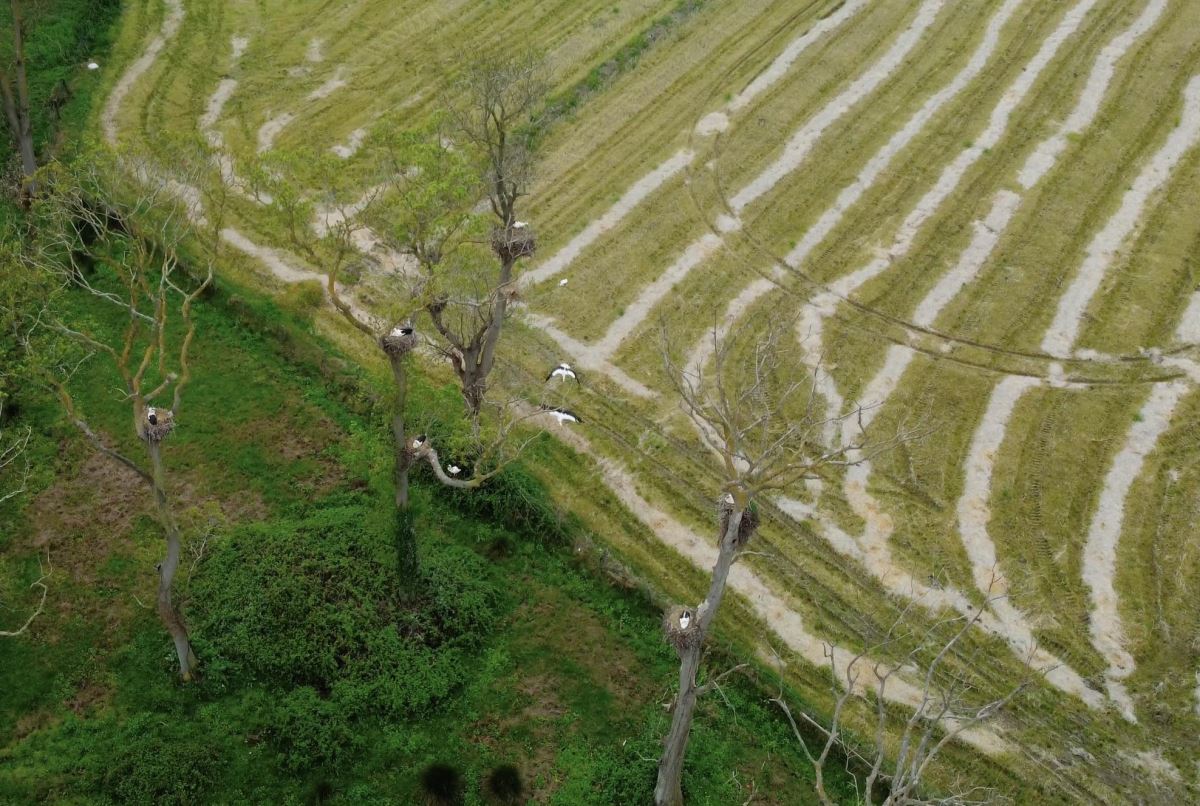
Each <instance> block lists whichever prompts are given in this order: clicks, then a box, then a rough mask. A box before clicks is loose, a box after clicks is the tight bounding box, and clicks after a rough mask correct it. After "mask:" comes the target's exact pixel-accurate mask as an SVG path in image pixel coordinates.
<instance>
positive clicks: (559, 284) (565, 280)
mask: <svg viewBox="0 0 1200 806" xmlns="http://www.w3.org/2000/svg"><path fill="white" fill-rule="evenodd" d="M566 284H567V278H566V277H564V278H562V279H561V280H559V281H558V287H559V288H562V287H563V286H564V285H566Z"/></svg>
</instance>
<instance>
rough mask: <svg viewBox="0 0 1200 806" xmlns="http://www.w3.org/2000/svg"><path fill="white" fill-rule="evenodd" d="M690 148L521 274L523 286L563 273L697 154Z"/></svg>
mask: <svg viewBox="0 0 1200 806" xmlns="http://www.w3.org/2000/svg"><path fill="white" fill-rule="evenodd" d="M695 156H696V155H695V153H694V152H692V151H689V150H688V149H681V150H679V151H676V152H675V153H674V154H673V155H671V157H670V158H669V159H667V160H666V161H665V162H663V163H662V164H661V165H659V166H658V167H656V168H655V169H654V170H652V171H650V172H649V173H648V174H646V175H645V176H643V177H641V178H640V179H638V180H637V181H636V182H634V183H633V184H632V185H631V186H630V187H629V189H628V190H626V191H625V193H624V195H622V196H621V198H619V199H617V201H616V203H615V204H613V206H612V207H610V208H609V209H608V210H606V211H605V212H604V215H602V216H600V217H599V218H597V219H596V220H594V221H592V222H591V223H590V224H588V225H587V226H586V227H584V229H583V231H582V232H580V233H579V234H578V235H576V236H575V237H574V238H572V239H571V240H570V241H569V242H568V243H567V245H566V246H564V247H562V248H561V249H559V250H558V251H557V252H555V253H554V255H553V256H552V257H551V258H550V259H549V260H547V261H546V262H544V263H542V264H541V265H540V266H538V267H537V268H535V269H531V270H529V271H527V272H525V273H524V274H522V275H521V278H520V281H519V284H520V287H521V288H528V287H529V286H531V285H535V284H537V283H540V282H542V281H544V280H548V279H550V278H551V277H554V276H555V275H557V274H561V273H562V272H563V271H565V270H566V269H567V267H568V266H570V265H571V263H572V262H574V260H575V259H576V258H577V257H579V255H581V254H582V253H583V251H584V250H585V249H587V248H588V247H589V246H591V245H592V244H593V243H595V242H596V241H597V240H598V239H599V238H600V236H601V235H603V234H604V233H606V232H608V231H609V230H611V229H613V228H614V227H616V226H617V225H618V224H620V223H621V221H623V220H624V219H625V217H626V216H627V215H629V214H630V213H631V212H632V211H633V209H634V208H635V207H637V206H638V205H639V204H641V203H642V202H643V201H645V200H646V199H647V198H648V197H649V196H650V195H651V194H652V193H654V191H656V190H658V189H659V188H660V187H662V186H663V185H664V184H666V183H667V182H668V181H669V180H670V179H671V178H672V177H674V176H676V175H677V174H679V173H680V172H681V171H683V170H684V169H685V168H687V166H688V165H690V164H691V162H692V160H693V159H694V158H695Z"/></svg>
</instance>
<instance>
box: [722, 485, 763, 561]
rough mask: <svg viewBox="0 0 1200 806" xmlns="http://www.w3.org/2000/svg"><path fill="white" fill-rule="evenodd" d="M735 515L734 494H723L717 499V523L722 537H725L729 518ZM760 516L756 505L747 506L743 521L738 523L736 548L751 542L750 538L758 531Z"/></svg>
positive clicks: (743, 546)
mask: <svg viewBox="0 0 1200 806" xmlns="http://www.w3.org/2000/svg"><path fill="white" fill-rule="evenodd" d="M731 515H733V496H731V495H728V494H726V495H723V496H721V497H720V498H718V499H717V524H718V525H719V527H720V529H721V532H720V534H721V539H724V537H725V530H726V529H727V528H728V526H729V518H730V516H731ZM758 524H759V517H758V510H757V509H755V508H754V507H747V508H746V511H745V512H743V513H742V522H741V523H740V524H738V532H737V534H736V535H734V538H733V544H734V548H739V549H740V548H745V546H746V544H747V543H749V542H750V538H752V537H754V533H755V532H756V531H758Z"/></svg>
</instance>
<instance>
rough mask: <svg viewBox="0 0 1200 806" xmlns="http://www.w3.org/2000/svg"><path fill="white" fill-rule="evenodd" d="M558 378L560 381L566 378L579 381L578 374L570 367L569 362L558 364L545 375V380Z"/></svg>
mask: <svg viewBox="0 0 1200 806" xmlns="http://www.w3.org/2000/svg"><path fill="white" fill-rule="evenodd" d="M554 378H558V379H559V380H560V381H565V380H566V379H567V378H570V379H571V380H573V381H575V383H579V376H578V375H576V374H575V370H573V369H571V365H570V364H565V363H564V364H559V365H558V366H557V367H555V368H554V369H552V370H550V374H549V375H547V376H546V380H548V381H549V380H553V379H554Z"/></svg>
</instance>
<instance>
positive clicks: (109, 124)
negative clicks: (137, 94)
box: [100, 0, 184, 145]
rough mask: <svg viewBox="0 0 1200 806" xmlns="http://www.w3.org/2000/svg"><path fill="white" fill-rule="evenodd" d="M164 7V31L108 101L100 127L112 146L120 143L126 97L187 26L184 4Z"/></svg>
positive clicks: (175, 1)
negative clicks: (119, 128)
mask: <svg viewBox="0 0 1200 806" xmlns="http://www.w3.org/2000/svg"><path fill="white" fill-rule="evenodd" d="M164 5H165V7H166V10H165V13H164V15H163V21H162V28H160V29H159V32H158V34H157V35H156V36H155V37H154V38H153V39H151V40H150V44H148V45H146V49H145V50H144V51H142V55H141V56H139V57H138V58H137V60H136V61H134V63H133V64H131V65H129V67H128V68H127V69H126V70H125V73H124V74H123V75H122V76H121V78H120V79H119V80H118V81H117V83H116V85H115V86H114V87H113V91H112V94H111V95H109V96H108V101H107V102H105V104H104V112H103V114H102V115H101V117H100V124H101V127H102V128H103V130H104V139H105V140H107V141H108V143H109V145H116V143H117V134H118V131H117V116H118V115H119V114H120V112H121V104H122V102H124V100H125V96H126V95H128V94H129V91H130V90H131V89H133V85H134V84H136V83H137V81H138V79H139V78H141V77H142V76H143V75H144V74H145V73H146V71H147V70H149V69H150V67H151V65H153V64H154V61H155V60H156V59H157V58H158V54H159V53H161V52H162V49H163V48H164V47H166V45H167V43H168V42H170V41H171V40H172V39H174V38H175V34H177V33H179V28H180V26H181V25H183V17H184V11H183V0H164Z"/></svg>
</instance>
